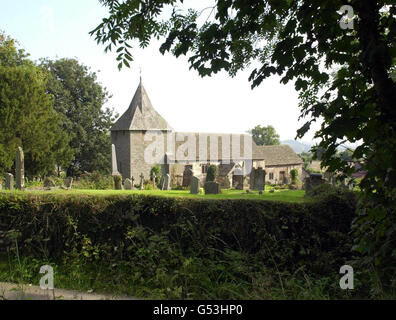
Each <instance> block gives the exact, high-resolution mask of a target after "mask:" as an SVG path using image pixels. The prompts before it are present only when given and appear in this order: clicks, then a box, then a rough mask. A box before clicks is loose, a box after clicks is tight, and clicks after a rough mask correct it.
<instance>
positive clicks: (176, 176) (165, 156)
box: [111, 81, 303, 188]
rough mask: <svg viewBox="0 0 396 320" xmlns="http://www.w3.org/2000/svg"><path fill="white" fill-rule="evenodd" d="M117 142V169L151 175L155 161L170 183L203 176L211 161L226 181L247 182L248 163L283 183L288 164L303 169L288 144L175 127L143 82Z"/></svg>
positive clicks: (127, 174)
mask: <svg viewBox="0 0 396 320" xmlns="http://www.w3.org/2000/svg"><path fill="white" fill-rule="evenodd" d="M111 141H112V144H113V145H114V146H115V155H113V157H114V156H115V158H116V159H113V166H115V164H116V166H117V168H114V167H113V172H117V171H118V172H119V173H120V174H121V175H122V177H123V179H131V178H132V177H133V178H134V179H135V181H138V180H139V177H140V175H141V174H143V175H144V177H145V178H146V179H148V177H149V174H150V170H151V168H152V166H153V165H155V164H160V165H162V172H163V173H164V174H166V173H169V174H170V176H171V183H172V185H184V186H187V185H189V183H190V181H191V177H192V176H196V177H198V178H200V180H201V181H202V182H204V181H205V178H206V172H207V169H208V167H209V165H210V164H216V165H218V166H219V177H218V182H219V183H220V184H221V185H222V187H225V188H226V187H232V186H235V185H237V184H240V183H242V184H244V185H247V182H248V181H247V180H248V173H249V170H250V169H249V168H252V167H255V168H258V167H261V168H263V169H264V170H266V172H267V181H269V182H271V183H284V182H287V180H288V179H289V177H290V170H292V169H294V168H295V169H297V170H298V171H299V173H300V174H301V172H302V163H303V162H302V160H301V159H300V158H299V157H298V156H297V155H296V154H295V152H294V151H293V150H292V149H291V148H290V147H289V146H257V145H256V144H255V143H254V142H253V140H252V138H251V136H250V135H246V134H242V135H240V134H231V133H226V134H219V133H193V132H175V131H174V130H173V128H172V127H171V126H170V125H169V124H168V123H167V121H166V120H165V119H164V118H163V117H162V116H161V115H160V114H159V113H158V112H157V111H156V110H155V109H154V108H153V106H152V104H151V102H150V99H149V97H148V95H147V92H146V90H145V88H144V87H143V85H142V82H141V81H140V84H139V87H138V88H137V90H136V93H135V95H134V97H133V99H132V102H131V104H130V106H129V108H128V110H127V111H126V112H125V113H124V114H123V115H122V116H121V117H120V118H119V120H118V121H117V122H116V123H115V124H114V126H113V127H112V128H111Z"/></svg>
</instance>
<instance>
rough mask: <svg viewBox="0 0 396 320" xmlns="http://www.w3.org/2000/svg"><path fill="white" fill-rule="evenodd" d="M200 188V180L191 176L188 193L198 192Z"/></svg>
mask: <svg viewBox="0 0 396 320" xmlns="http://www.w3.org/2000/svg"><path fill="white" fill-rule="evenodd" d="M200 188H201V180H199V179H198V178H197V177H194V176H193V177H192V178H191V187H190V193H191V194H198V193H199V189H200Z"/></svg>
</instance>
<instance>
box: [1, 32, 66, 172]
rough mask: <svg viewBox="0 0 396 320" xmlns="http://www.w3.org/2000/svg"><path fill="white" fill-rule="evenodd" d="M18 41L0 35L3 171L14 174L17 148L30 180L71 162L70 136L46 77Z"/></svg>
mask: <svg viewBox="0 0 396 320" xmlns="http://www.w3.org/2000/svg"><path fill="white" fill-rule="evenodd" d="M27 57H28V55H27V54H25V53H24V51H22V50H17V48H16V47H15V41H14V40H13V39H11V38H9V37H6V36H5V35H4V34H0V171H2V172H3V173H4V172H6V171H11V170H12V167H13V166H14V160H15V155H16V151H17V148H18V146H21V147H22V148H23V150H24V153H25V171H26V176H27V177H34V176H37V175H46V174H50V173H52V172H53V171H54V169H55V165H56V164H60V165H62V164H64V163H65V162H67V161H68V160H69V161H70V160H71V154H70V149H69V148H68V142H69V139H68V135H67V134H66V133H65V132H63V131H62V130H61V127H60V118H59V116H58V114H57V113H56V112H55V110H54V109H53V99H52V97H51V96H50V95H48V94H46V92H45V82H46V78H45V75H44V74H43V73H42V72H41V70H40V69H39V68H37V67H36V66H35V65H34V63H33V62H32V61H30V60H28V59H27Z"/></svg>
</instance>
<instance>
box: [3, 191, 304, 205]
mask: <svg viewBox="0 0 396 320" xmlns="http://www.w3.org/2000/svg"><path fill="white" fill-rule="evenodd" d="M1 192H6V193H13V194H18V193H30V194H56V195H62V194H64V195H70V194H73V195H77V194H81V195H95V196H98V195H99V196H100V195H103V196H108V195H131V194H140V195H151V196H164V197H186V198H198V199H250V200H272V201H282V202H305V201H308V200H307V199H306V198H304V195H305V191H304V190H279V191H276V192H274V193H270V192H268V191H266V192H265V193H264V194H262V195H260V194H259V193H258V191H251V192H250V193H246V191H242V190H222V193H221V194H218V195H204V194H197V195H195V194H190V192H189V191H187V190H170V191H162V190H144V191H140V190H132V191H131V190H77V189H72V190H55V191H23V192H21V191H4V190H2V191H1Z"/></svg>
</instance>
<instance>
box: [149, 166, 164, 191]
mask: <svg viewBox="0 0 396 320" xmlns="http://www.w3.org/2000/svg"><path fill="white" fill-rule="evenodd" d="M161 172H162V170H161V166H160V165H155V166H153V167H152V168H151V170H150V180H151V181H152V180H153V176H154V174H155V183H156V185H157V187H159V183H160V181H161Z"/></svg>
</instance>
